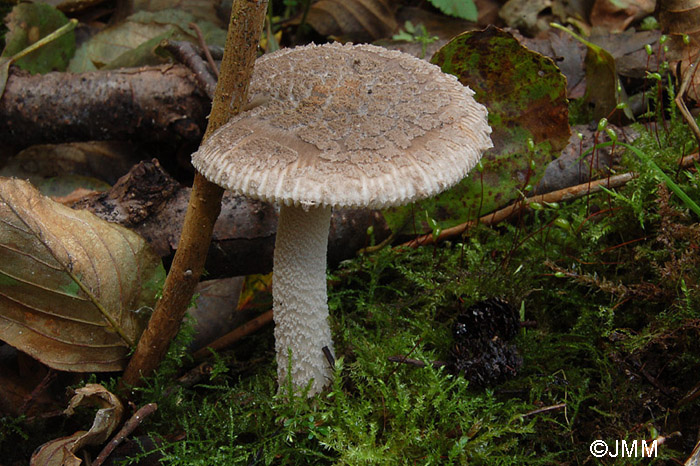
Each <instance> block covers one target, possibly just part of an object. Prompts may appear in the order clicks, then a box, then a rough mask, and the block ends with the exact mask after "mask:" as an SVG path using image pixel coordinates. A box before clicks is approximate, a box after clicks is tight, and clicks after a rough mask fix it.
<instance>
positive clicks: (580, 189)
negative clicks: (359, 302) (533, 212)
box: [402, 173, 637, 248]
mask: <svg viewBox="0 0 700 466" xmlns="http://www.w3.org/2000/svg"><path fill="white" fill-rule="evenodd" d="M636 177H637V174H636V173H623V174H622V175H617V176H611V177H610V178H606V179H603V180H596V181H592V182H586V183H583V184H579V185H576V186H571V187H568V188H564V189H560V190H558V191H553V192H551V193H547V194H541V195H539V196H533V197H530V198H527V199H525V200H524V201H522V202H521V201H518V202H516V203H514V204H511V205H509V206H508V207H505V208H503V209H501V210H497V211H495V212H493V213H490V214H487V215H484V216H483V217H481V218H480V219H478V220H470V221H468V222H465V223H462V224H461V225H457V226H454V227H452V228H447V229H445V230H443V231H442V232H441V233H440V234H439V235H438V237H437V241H442V240H445V239H447V238H452V237H455V236H459V235H461V234H462V233H464V232H465V231H466V230H467V229H468V228H471V227H474V226H476V224H477V222H478V223H482V224H484V225H495V224H497V223H500V222H502V221H503V220H506V219H508V218H509V217H511V216H512V215H514V214H517V213H518V212H520V211H522V210H523V209H525V208H527V206H528V204H531V203H533V202H536V203H543V202H561V201H568V200H570V199H577V198H579V197H582V196H585V195H586V194H592V193H596V192H598V191H601V190H602V188H604V187H605V188H616V187H618V186H622V185H624V184H625V183H627V182H628V181H629V180H631V179H634V178H636ZM435 241H436V240H435V239H434V238H433V235H432V234H427V235H423V236H419V237H418V238H415V239H413V240H411V241H408V242H406V243H404V244H403V245H402V246H406V247H410V248H415V247H418V246H423V245H425V244H431V243H433V242H435Z"/></svg>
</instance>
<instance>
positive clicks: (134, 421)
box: [92, 403, 158, 466]
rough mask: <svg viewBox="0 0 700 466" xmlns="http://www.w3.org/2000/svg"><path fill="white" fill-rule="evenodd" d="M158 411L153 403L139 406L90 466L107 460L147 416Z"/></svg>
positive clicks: (95, 465)
mask: <svg viewBox="0 0 700 466" xmlns="http://www.w3.org/2000/svg"><path fill="white" fill-rule="evenodd" d="M157 409H158V405H157V404H155V403H148V404H147V405H144V406H141V407H140V408H139V409H138V410H137V411H136V412H135V413H134V415H133V416H131V418H129V420H128V421H126V423H124V426H123V427H122V428H121V430H120V431H119V432H118V433H117V435H115V436H114V438H113V439H112V440H111V441H110V442H109V443H108V444H107V445H105V447H104V448H103V449H102V451H101V452H100V454H99V455H98V456H97V458H95V461H93V462H92V466H101V465H102V463H104V461H105V460H106V459H107V457H108V456H109V455H111V454H112V452H113V451H114V449H115V448H117V447H118V446H119V445H120V444H121V443H122V442H123V441H124V439H125V438H127V437H128V436H129V435H131V433H132V432H133V431H134V430H136V428H137V427H138V426H140V425H141V422H142V421H143V420H144V419H146V418H147V417H148V416H150V415H151V414H153V413H154V412H155V411H156V410H157Z"/></svg>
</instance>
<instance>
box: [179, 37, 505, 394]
mask: <svg viewBox="0 0 700 466" xmlns="http://www.w3.org/2000/svg"><path fill="white" fill-rule="evenodd" d="M473 95H474V93H473V92H472V91H471V90H470V89H469V88H467V87H464V86H462V85H461V84H460V83H459V81H457V78H455V77H454V76H451V75H447V74H445V73H443V72H442V71H441V70H440V68H438V67H437V66H435V65H431V64H430V63H428V62H425V61H423V60H419V59H417V58H415V57H412V56H410V55H407V54H404V53H401V52H397V51H390V50H386V49H383V48H381V47H377V46H374V45H351V44H345V45H341V44H325V45H309V46H304V47H296V48H292V49H282V50H279V51H277V52H274V53H272V54H269V55H264V56H262V57H261V58H259V59H258V60H257V61H256V62H255V70H254V72H253V77H252V79H251V82H250V88H249V91H248V96H249V100H250V101H260V102H262V103H261V104H260V105H258V106H255V107H254V108H252V109H251V110H249V111H246V112H243V113H240V114H238V115H236V116H235V117H233V118H232V119H231V121H229V122H228V123H227V124H225V125H224V126H222V127H221V128H219V129H218V130H217V131H216V132H215V133H214V134H212V135H211V137H209V138H208V139H207V141H206V143H205V144H204V145H203V146H202V147H201V148H200V149H199V150H198V151H197V152H196V153H195V154H194V155H193V156H192V164H193V165H194V166H195V168H196V169H197V170H198V171H199V172H200V173H201V174H202V175H204V176H205V177H206V178H207V179H208V180H210V181H212V182H214V183H216V184H218V185H219V186H222V187H224V188H226V189H229V190H231V191H233V192H235V193H238V194H243V195H245V196H249V197H252V198H255V199H260V200H262V201H267V202H274V203H277V204H279V205H281V206H282V209H281V211H280V218H279V227H278V232H277V243H276V250H275V258H274V275H273V278H272V286H273V290H272V294H273V302H274V320H275V340H276V347H277V367H278V375H279V384H280V386H283V385H284V384H285V382H286V380H289V378H291V381H292V385H293V388H294V389H295V390H297V389H300V390H301V389H304V388H305V387H306V386H307V385H308V384H309V383H311V388H310V390H309V392H308V394H309V396H312V395H314V394H316V393H318V392H320V391H321V390H322V389H323V388H324V387H325V386H327V385H328V384H329V382H330V380H331V375H332V368H331V367H330V364H329V363H328V361H327V360H326V358H325V356H324V353H323V348H324V347H328V349H329V350H330V351H331V354H333V344H332V341H331V334H330V329H329V325H328V307H327V304H326V247H327V241H328V228H329V222H330V220H329V219H330V212H331V209H332V208H336V207H345V208H362V207H369V208H375V209H376V208H384V207H390V206H398V205H404V204H408V203H410V202H413V201H416V200H418V199H423V198H426V197H430V196H433V195H435V194H437V193H439V192H441V191H444V190H445V189H447V188H449V187H451V186H453V185H454V184H456V183H457V182H459V181H460V180H461V179H462V178H464V177H465V176H466V174H467V173H468V172H469V170H471V169H472V168H473V167H474V166H475V165H476V164H477V162H478V161H479V159H480V158H481V154H482V153H483V152H484V151H486V150H487V149H488V148H489V147H491V146H492V144H491V139H490V137H489V135H490V133H491V128H489V126H488V123H487V118H486V116H487V112H486V108H484V106H483V105H480V104H479V103H477V102H476V101H475V100H474V98H473V97H472V96H473ZM290 351H291V360H290V359H289V355H290ZM288 367H289V368H290V370H288Z"/></svg>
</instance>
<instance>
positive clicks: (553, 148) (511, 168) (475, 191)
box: [385, 27, 569, 232]
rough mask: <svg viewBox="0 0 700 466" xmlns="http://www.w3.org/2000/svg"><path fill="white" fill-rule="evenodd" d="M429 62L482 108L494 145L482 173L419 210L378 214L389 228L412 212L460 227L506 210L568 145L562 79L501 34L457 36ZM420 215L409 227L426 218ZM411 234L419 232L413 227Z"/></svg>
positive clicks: (491, 30) (491, 29) (540, 59)
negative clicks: (467, 91)
mask: <svg viewBox="0 0 700 466" xmlns="http://www.w3.org/2000/svg"><path fill="white" fill-rule="evenodd" d="M432 62H433V63H435V64H437V65H439V66H441V67H442V70H443V71H445V72H446V73H451V74H454V75H456V76H457V77H458V78H459V80H460V82H461V83H462V84H464V85H468V86H469V87H470V88H471V89H472V90H473V91H474V92H475V93H476V95H475V96H474V98H475V99H476V100H477V101H478V102H480V103H482V104H483V105H485V106H486V108H487V109H488V111H489V125H491V128H492V129H493V133H492V134H491V139H492V140H493V143H494V147H493V148H492V149H489V150H488V151H487V152H486V153H485V154H484V156H483V158H482V166H483V170H481V171H480V170H476V169H475V170H472V173H471V175H470V176H469V177H468V178H466V179H465V180H463V181H462V182H461V183H460V184H458V185H457V186H455V187H454V188H452V189H450V190H448V191H446V192H444V193H442V194H440V195H438V196H437V197H434V198H431V199H428V200H426V201H422V202H421V203H419V204H418V206H419V207H418V208H415V207H411V206H409V207H407V208H404V209H394V210H392V211H385V212H387V213H386V214H385V216H387V221H388V222H389V223H390V224H391V225H392V226H394V227H396V226H397V225H400V224H401V222H400V219H401V218H402V215H403V216H405V215H406V214H408V213H410V212H411V211H413V212H418V213H420V212H422V211H423V210H427V211H428V212H429V215H431V216H432V215H435V216H438V218H437V219H436V220H438V221H440V220H444V219H449V220H450V221H451V222H452V223H459V221H465V220H467V219H469V218H474V217H475V216H477V215H483V214H485V213H487V212H490V211H492V210H495V209H496V208H497V207H499V206H503V205H505V204H506V203H508V202H509V201H511V200H512V199H514V198H515V197H516V196H518V195H519V194H518V193H519V192H520V191H522V190H524V189H525V187H526V186H527V185H528V184H532V185H534V183H536V182H537V180H538V179H539V178H540V177H541V176H542V174H543V173H544V170H545V167H546V166H547V164H548V163H549V162H550V161H551V160H552V159H553V158H555V157H556V156H557V155H558V154H559V152H561V150H562V149H563V148H564V147H565V146H566V144H567V142H568V139H569V122H568V117H569V113H568V105H567V101H566V78H564V76H563V75H562V74H561V73H560V72H559V70H558V69H557V67H556V66H555V65H554V62H553V61H552V60H551V59H549V58H547V57H544V56H543V55H540V54H539V53H536V52H533V51H532V50H529V49H527V48H525V47H523V46H522V45H520V43H518V41H517V40H515V39H514V38H513V36H511V35H510V34H508V33H507V32H504V31H502V30H500V29H498V28H494V27H489V28H487V29H485V30H484V31H475V32H467V33H464V34H461V35H459V36H457V37H455V38H454V39H453V40H452V41H450V42H449V43H448V44H447V45H445V46H444V47H443V48H442V49H440V51H438V53H436V54H435V56H433V59H432ZM421 215H422V214H421ZM421 215H418V216H417V218H416V221H425V220H426V219H425V217H424V216H423V218H418V217H420V216H421ZM438 225H439V226H440V227H441V228H442V227H444V226H447V225H446V224H445V222H442V223H441V222H438ZM411 230H413V231H418V232H422V231H424V228H422V227H421V226H420V225H415V228H414V229H411Z"/></svg>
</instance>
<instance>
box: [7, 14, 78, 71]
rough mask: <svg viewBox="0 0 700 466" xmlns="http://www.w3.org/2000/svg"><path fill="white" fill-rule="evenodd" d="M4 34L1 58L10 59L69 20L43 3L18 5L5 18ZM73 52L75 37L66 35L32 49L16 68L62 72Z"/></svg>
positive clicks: (70, 34) (69, 34) (71, 34)
mask: <svg viewBox="0 0 700 466" xmlns="http://www.w3.org/2000/svg"><path fill="white" fill-rule="evenodd" d="M5 21H6V23H7V29H8V31H7V35H6V37H5V43H6V45H5V49H4V50H3V52H2V56H3V57H11V56H13V55H15V54H17V53H18V52H20V51H21V50H22V49H25V48H26V47H28V46H30V45H32V44H33V43H35V42H37V41H38V40H39V39H41V38H43V37H46V36H48V35H49V34H51V33H52V32H53V31H55V30H56V29H58V28H60V27H61V26H64V25H65V24H67V23H68V18H66V16H65V15H64V14H63V13H61V12H60V11H58V10H56V9H55V8H54V7H52V6H50V5H47V4H45V3H20V4H19V5H17V6H15V7H14V8H13V9H12V11H11V12H10V13H9V14H8V15H7V17H6V18H5ZM74 52H75V35H74V34H73V32H72V31H71V32H69V33H67V34H64V35H63V36H61V37H59V38H58V39H56V40H54V41H52V42H51V43H49V44H47V45H44V46H43V47H41V48H39V49H38V50H35V51H34V52H32V53H30V54H29V55H27V56H25V57H24V58H20V59H19V60H17V61H15V63H14V64H15V65H17V66H19V67H20V68H22V69H25V70H27V71H29V72H31V73H48V72H49V71H63V70H65V69H66V67H67V66H68V61H69V60H70V58H71V57H72V56H73V53H74Z"/></svg>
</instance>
